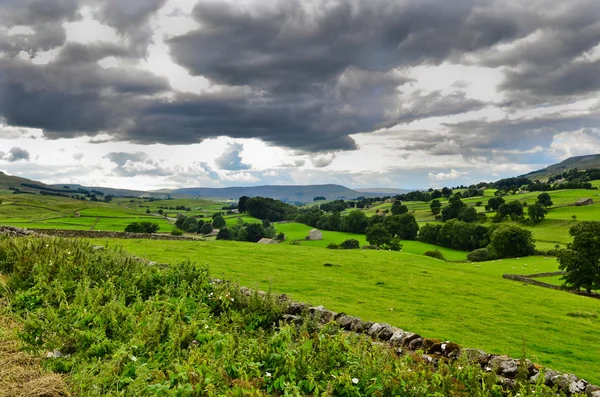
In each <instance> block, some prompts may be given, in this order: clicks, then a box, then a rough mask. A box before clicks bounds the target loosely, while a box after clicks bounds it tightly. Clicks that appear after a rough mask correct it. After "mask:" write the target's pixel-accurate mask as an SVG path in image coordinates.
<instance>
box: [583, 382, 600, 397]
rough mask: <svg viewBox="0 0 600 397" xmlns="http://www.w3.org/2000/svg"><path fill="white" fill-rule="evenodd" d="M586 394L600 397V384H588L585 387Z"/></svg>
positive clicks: (589, 396) (590, 396)
mask: <svg viewBox="0 0 600 397" xmlns="http://www.w3.org/2000/svg"><path fill="white" fill-rule="evenodd" d="M585 394H586V395H587V396H588V397H600V386H595V385H587V387H586V388H585Z"/></svg>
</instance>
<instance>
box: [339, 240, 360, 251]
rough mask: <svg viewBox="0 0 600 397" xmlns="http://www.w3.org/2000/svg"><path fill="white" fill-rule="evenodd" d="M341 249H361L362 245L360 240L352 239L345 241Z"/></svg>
mask: <svg viewBox="0 0 600 397" xmlns="http://www.w3.org/2000/svg"><path fill="white" fill-rule="evenodd" d="M340 248H341V249H343V250H351V249H357V248H360V243H359V242H358V240H355V239H353V238H351V239H348V240H345V241H343V242H342V243H341V244H340Z"/></svg>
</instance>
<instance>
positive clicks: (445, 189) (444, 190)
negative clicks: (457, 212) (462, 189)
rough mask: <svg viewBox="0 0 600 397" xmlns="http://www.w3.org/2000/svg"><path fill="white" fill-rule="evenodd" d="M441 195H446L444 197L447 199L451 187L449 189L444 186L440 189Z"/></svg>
mask: <svg viewBox="0 0 600 397" xmlns="http://www.w3.org/2000/svg"><path fill="white" fill-rule="evenodd" d="M442 196H444V197H446V199H449V198H450V196H452V189H449V188H447V187H444V188H443V189H442Z"/></svg>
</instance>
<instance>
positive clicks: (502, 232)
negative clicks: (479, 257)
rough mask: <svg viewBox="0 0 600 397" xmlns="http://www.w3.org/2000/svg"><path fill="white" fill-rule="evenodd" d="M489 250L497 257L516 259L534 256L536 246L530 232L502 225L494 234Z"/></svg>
mask: <svg viewBox="0 0 600 397" xmlns="http://www.w3.org/2000/svg"><path fill="white" fill-rule="evenodd" d="M488 249H489V250H490V253H491V254H492V255H493V256H495V257H498V258H515V257H519V256H528V255H533V253H534V251H535V245H534V244H533V236H532V234H531V232H530V231H529V230H525V229H522V228H520V227H517V226H509V225H502V226H500V227H498V228H497V229H495V230H494V232H493V233H492V236H491V238H490V245H489V246H488Z"/></svg>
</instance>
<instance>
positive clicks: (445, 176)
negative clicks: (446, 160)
mask: <svg viewBox="0 0 600 397" xmlns="http://www.w3.org/2000/svg"><path fill="white" fill-rule="evenodd" d="M428 175H429V182H441V181H453V180H456V179H459V178H463V177H466V176H467V175H469V173H467V172H461V171H457V170H455V169H454V168H453V169H451V170H450V172H438V173H437V174H434V173H433V172H430V173H429V174H428Z"/></svg>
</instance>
